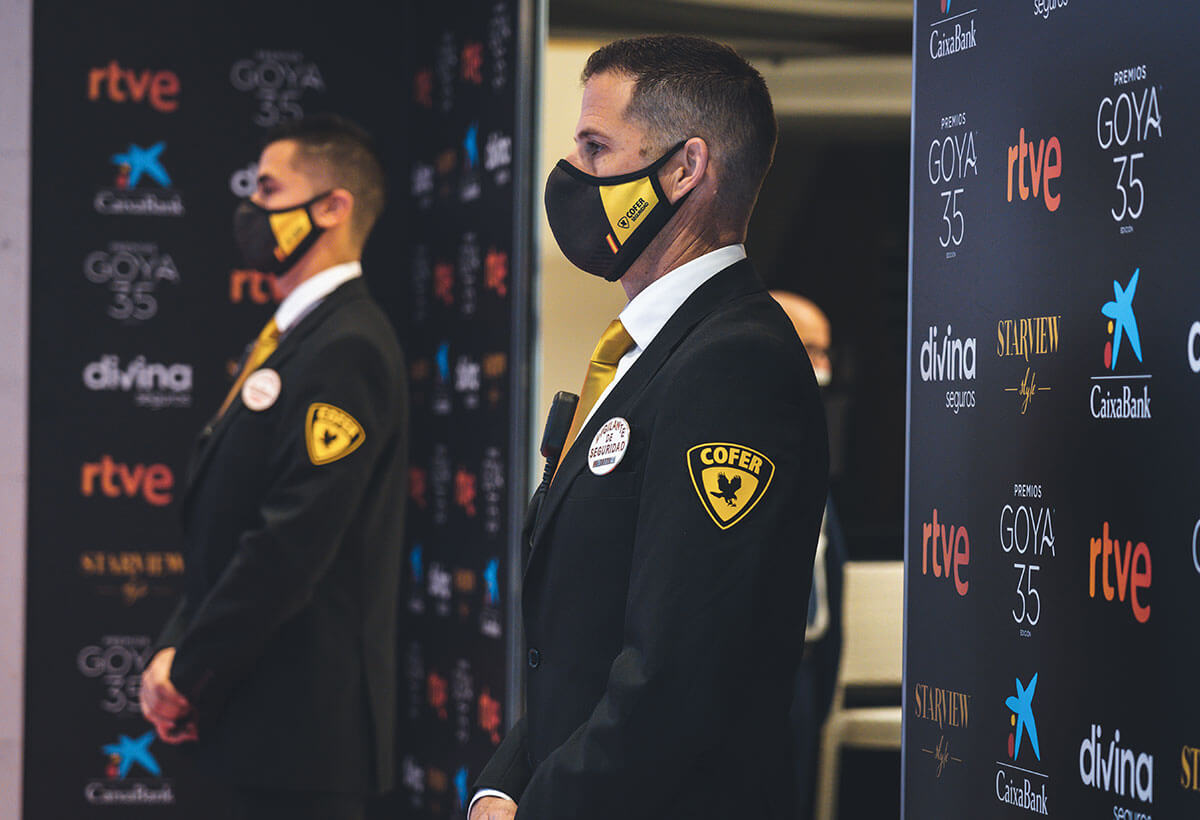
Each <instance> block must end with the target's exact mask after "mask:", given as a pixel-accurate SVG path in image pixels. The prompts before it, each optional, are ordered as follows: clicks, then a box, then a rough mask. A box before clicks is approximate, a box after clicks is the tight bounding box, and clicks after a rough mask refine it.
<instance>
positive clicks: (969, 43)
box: [929, 0, 979, 60]
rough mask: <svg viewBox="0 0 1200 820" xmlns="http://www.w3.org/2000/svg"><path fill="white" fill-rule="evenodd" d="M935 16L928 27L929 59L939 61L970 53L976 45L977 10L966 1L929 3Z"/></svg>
mask: <svg viewBox="0 0 1200 820" xmlns="http://www.w3.org/2000/svg"><path fill="white" fill-rule="evenodd" d="M930 6H932V7H933V8H934V9H935V10H936V12H937V14H936V19H935V20H934V21H933V23H932V24H931V25H930V27H929V28H930V31H929V57H930V59H932V60H941V59H945V58H947V57H954V56H956V55H959V54H962V53H963V52H966V51H970V50H971V49H973V48H975V46H976V45H977V40H976V35H977V34H978V32H977V31H976V28H975V20H976V17H977V16H978V13H979V9H978V8H977V7H976V6H975V4H974V3H972V2H970V0H967V2H964V0H939V2H937V3H930Z"/></svg>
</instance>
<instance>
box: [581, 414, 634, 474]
mask: <svg viewBox="0 0 1200 820" xmlns="http://www.w3.org/2000/svg"><path fill="white" fill-rule="evenodd" d="M628 448H629V422H627V421H625V419H623V418H621V417H620V416H617V417H615V418H611V419H609V420H608V421H606V422H604V424H603V425H602V426H601V427H600V431H599V432H598V433H596V437H595V438H593V439H592V446H591V447H588V453H587V456H588V469H590V470H591V471H592V472H593V473H594V474H596V475H608V474H609V473H611V472H612V471H613V470H615V469H616V467H617V465H618V464H620V463H621V459H623V458H625V450H626V449H628Z"/></svg>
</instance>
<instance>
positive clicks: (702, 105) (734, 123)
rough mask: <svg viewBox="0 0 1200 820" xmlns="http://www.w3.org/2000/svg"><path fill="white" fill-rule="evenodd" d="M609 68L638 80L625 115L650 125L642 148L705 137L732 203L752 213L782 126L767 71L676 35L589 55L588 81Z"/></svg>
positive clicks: (655, 149) (654, 151)
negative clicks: (765, 74) (772, 100)
mask: <svg viewBox="0 0 1200 820" xmlns="http://www.w3.org/2000/svg"><path fill="white" fill-rule="evenodd" d="M608 72H613V73H617V74H624V75H627V76H628V77H630V78H632V79H633V81H634V88H633V96H632V97H631V98H630V101H629V106H628V108H627V109H626V111H625V114H626V116H627V117H628V118H630V119H632V120H633V121H635V122H637V123H638V124H640V125H642V126H644V127H645V128H646V131H647V133H646V143H648V144H644V145H643V146H642V149H641V150H642V153H643V154H644V155H648V156H649V155H653V156H655V157H657V156H658V155H661V154H662V153H663V152H665V151H666V150H667V149H668V148H670V147H671V146H672V145H674V144H675V143H677V142H679V141H681V140H685V139H689V138H691V137H700V138H702V139H703V140H704V141H705V142H706V143H708V146H709V151H710V152H711V153H712V156H713V157H714V159H715V160H716V163H717V165H718V167H719V168H720V171H719V179H720V183H721V190H722V191H723V192H724V194H725V196H726V199H725V204H726V206H727V208H728V209H729V210H730V211H732V212H733V213H737V214H739V215H742V216H745V217H749V215H750V211H751V210H753V208H754V202H755V200H756V199H757V198H758V191H759V189H760V188H761V187H762V182H763V179H764V178H766V175H767V170H768V169H769V168H770V167H771V161H772V158H773V157H774V155H775V142H776V139H777V136H778V130H779V129H778V125H777V124H776V121H775V109H774V107H773V106H772V105H771V95H770V93H769V92H768V91H767V84H766V82H765V81H764V80H763V78H762V75H761V74H759V73H758V71H757V70H756V69H755V68H754V67H753V66H751V65H750V64H749V63H747V62H746V61H745V60H744V59H743V58H742V57H741V56H740V55H739V54H738V53H737V52H736V51H734V50H733V49H732V48H730V47H729V46H726V45H722V44H721V43H717V42H714V41H712V40H708V39H706V38H703V37H691V36H683V35H674V34H665V35H650V36H646V37H635V38H631V39H627V40H617V41H616V42H613V43H609V44H608V45H606V46H604V47H602V48H600V49H599V50H597V51H596V52H595V53H594V54H592V56H591V57H589V58H588V61H587V65H586V66H585V67H584V69H583V81H584V82H585V83H586V82H587V81H588V80H589V79H590V78H592V77H593V76H595V75H597V74H604V73H608Z"/></svg>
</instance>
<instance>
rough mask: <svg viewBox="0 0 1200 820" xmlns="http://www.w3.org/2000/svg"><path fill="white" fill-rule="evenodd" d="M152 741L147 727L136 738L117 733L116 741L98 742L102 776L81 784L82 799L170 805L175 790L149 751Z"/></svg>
mask: <svg viewBox="0 0 1200 820" xmlns="http://www.w3.org/2000/svg"><path fill="white" fill-rule="evenodd" d="M153 743H154V732H153V730H151V731H149V732H146V733H145V734H142V735H139V736H138V737H136V738H134V737H129V736H128V735H123V734H122V735H118V736H117V739H116V741H114V742H112V743H105V744H104V745H102V746H101V747H100V752H101V753H102V754H103V755H104V756H105V760H106V765H105V769H104V777H103V779H96V780H92V781H90V782H89V783H88V784H87V785H86V786H84V789H83V796H84V799H85V800H87V802H88V803H89V804H90V805H93V806H170V805H173V804H174V803H175V792H174V789H173V788H172V784H171V781H170V780H167V779H164V778H163V776H162V773H163V772H162V767H161V766H159V764H158V760H157V759H156V758H155V757H154V754H153V753H152V752H151V751H150V746H151V745H152V744H153ZM131 775H132V776H131ZM137 775H140V777H139V776H137Z"/></svg>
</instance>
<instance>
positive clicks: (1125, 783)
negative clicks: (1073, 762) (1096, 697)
mask: <svg viewBox="0 0 1200 820" xmlns="http://www.w3.org/2000/svg"><path fill="white" fill-rule="evenodd" d="M1079 780H1080V782H1082V783H1083V785H1085V786H1091V787H1092V788H1094V789H1099V790H1100V791H1105V792H1108V793H1109V794H1115V795H1116V796H1117V797H1125V798H1128V799H1130V800H1137V801H1139V802H1141V803H1153V802H1154V755H1150V754H1146V753H1144V752H1135V751H1133V750H1132V749H1123V748H1121V730H1120V729H1116V730H1115V731H1114V732H1113V735H1112V740H1110V741H1109V742H1108V745H1107V747H1106V746H1105V743H1104V727H1103V726H1101V725H1100V724H1098V723H1093V724H1092V726H1091V729H1090V730H1089V732H1088V736H1087V737H1085V738H1084V739H1083V742H1082V743H1080V744H1079ZM1112 816H1113V817H1117V818H1122V819H1123V820H1150V815H1149V814H1147V813H1145V812H1142V811H1133V810H1131V809H1127V808H1125V807H1123V806H1113V813H1112Z"/></svg>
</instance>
